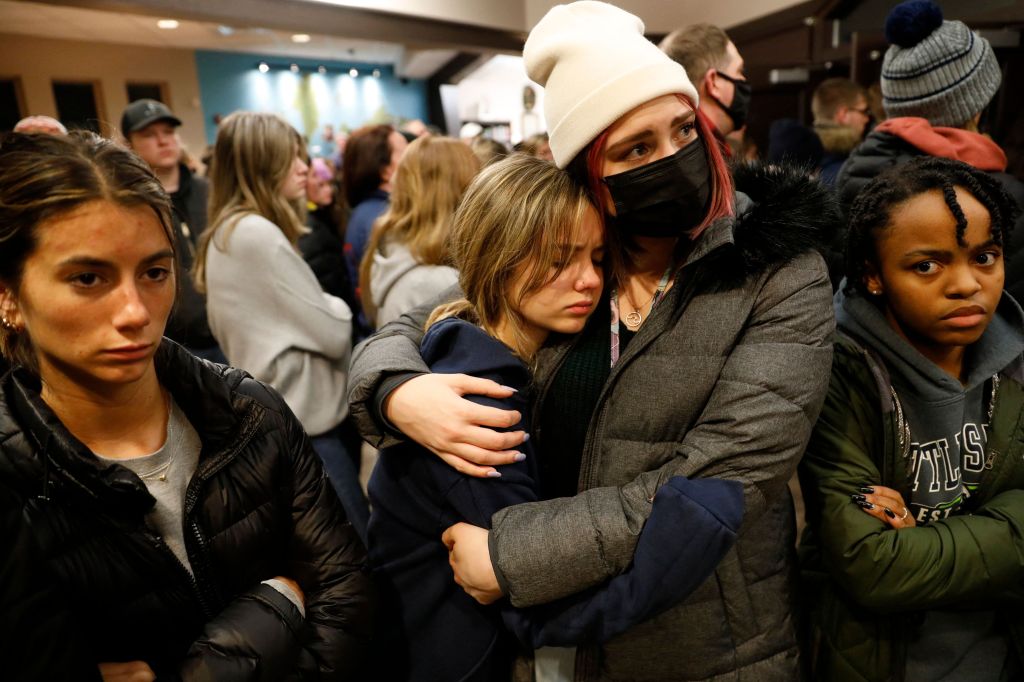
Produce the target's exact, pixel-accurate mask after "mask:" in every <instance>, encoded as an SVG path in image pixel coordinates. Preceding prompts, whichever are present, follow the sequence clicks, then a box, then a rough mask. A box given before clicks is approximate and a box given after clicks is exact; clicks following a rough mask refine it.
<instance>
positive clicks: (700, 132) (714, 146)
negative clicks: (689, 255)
mask: <svg viewBox="0 0 1024 682" xmlns="http://www.w3.org/2000/svg"><path fill="white" fill-rule="evenodd" d="M676 97H677V98H678V99H679V101H680V102H682V103H683V104H685V105H687V106H688V107H690V108H691V109H693V110H694V116H695V119H694V120H695V122H696V125H697V141H698V142H700V143H701V144H703V145H704V151H705V152H707V159H708V168H709V169H710V171H711V201H710V202H709V205H708V212H707V215H705V216H704V220H702V221H701V223H700V224H699V225H698V226H697V227H695V228H694V229H692V230H690V232H689V236H690V239H692V240H695V239H697V238H698V237H700V236H701V234H703V233H704V230H705V229H707V226H708V225H710V224H711V223H713V222H715V221H716V220H718V219H719V218H724V217H725V216H731V215H733V209H734V206H733V199H734V195H733V185H732V174H730V173H729V167H728V166H727V165H726V163H725V157H724V156H723V155H722V149H721V146H720V145H719V144H718V140H717V139H716V138H715V133H714V128H713V127H712V124H711V121H710V120H709V119H708V117H707V116H705V115H704V112H702V111H701V110H700V109H698V108H696V107H694V106H693V102H691V101H690V98H689V97H687V96H686V95H683V94H677V95H676ZM609 130H611V126H609V127H608V128H605V129H604V131H602V132H601V134H600V135H598V136H597V137H595V138H594V141H593V142H591V143H590V145H589V146H588V147H587V149H586V151H585V152H584V153H585V154H586V159H587V187H588V188H589V189H590V192H591V194H592V195H593V196H594V198H595V200H596V199H598V198H599V197H601V196H602V189H603V188H604V175H603V174H602V173H601V165H602V163H601V162H602V160H603V159H602V155H603V154H604V149H605V146H606V144H607V143H608V131H609Z"/></svg>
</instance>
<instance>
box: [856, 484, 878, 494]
mask: <svg viewBox="0 0 1024 682" xmlns="http://www.w3.org/2000/svg"><path fill="white" fill-rule="evenodd" d="M857 490H859V491H861V492H862V493H868V494H870V493H873V492H875V489H874V488H872V487H871V486H867V485H865V486H861V487H860V488H857Z"/></svg>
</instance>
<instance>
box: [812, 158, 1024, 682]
mask: <svg viewBox="0 0 1024 682" xmlns="http://www.w3.org/2000/svg"><path fill="white" fill-rule="evenodd" d="M1016 213H1017V207H1016V204H1015V202H1014V201H1013V199H1012V198H1011V197H1010V196H1009V195H1008V194H1007V193H1006V192H1005V191H1004V190H1003V188H1002V186H1001V184H1000V183H999V181H998V180H997V179H995V178H993V177H992V176H991V175H990V174H988V173H985V172H983V171H979V170H977V169H975V168H972V167H970V166H968V165H967V164H964V163H961V162H959V161H952V160H948V159H942V158H920V159H915V160H912V161H908V162H907V163H905V164H903V165H901V166H899V168H896V169H893V170H891V171H889V172H887V173H883V174H882V175H879V176H878V177H877V178H875V179H874V180H872V181H871V182H870V183H868V184H867V185H866V186H865V188H864V190H863V191H861V193H860V194H859V195H858V197H857V199H856V200H855V201H854V203H853V207H852V212H851V215H850V232H849V241H848V245H847V255H846V263H847V265H846V273H847V279H846V286H845V291H842V292H840V293H837V294H836V300H835V306H836V320H837V323H838V327H839V335H838V340H837V342H836V358H835V362H834V364H833V367H832V379H831V383H830V386H829V391H828V396H827V398H826V399H825V406H824V408H823V409H822V413H821V418H820V419H819V420H818V424H817V426H816V427H815V429H814V434H813V435H812V437H811V442H810V445H809V447H808V450H807V453H806V455H805V456H804V458H803V460H802V462H801V465H800V469H801V472H800V473H801V481H802V484H803V486H802V487H803V491H804V498H805V500H806V504H807V520H808V532H807V533H806V535H805V537H804V539H803V547H802V552H803V558H804V562H803V563H804V578H805V588H804V590H803V593H804V594H805V595H806V610H807V612H808V624H809V632H808V635H809V636H808V646H807V651H806V653H807V662H808V664H809V665H810V668H811V671H812V673H813V677H814V679H822V680H879V681H881V680H893V679H905V680H925V681H927V680H940V679H941V680H978V681H981V680H991V681H992V682H997V681H1001V680H1017V679H1020V678H1021V675H1022V674H1024V666H1022V661H1024V658H1022V657H1024V618H1022V617H1021V615H1020V608H1019V606H1020V605H1021V603H1022V602H1024V591H1022V586H1024V457H1022V455H1024V445H1022V444H1024V427H1022V426H1021V423H1020V415H1021V410H1022V409H1024V314H1022V312H1021V309H1020V307H1019V306H1018V305H1017V303H1016V302H1015V301H1014V300H1013V299H1012V298H1010V297H1009V296H1008V295H1006V294H1005V293H1004V292H1003V284H1004V263H1003V254H1004V247H1005V245H1006V244H1007V242H1008V236H1009V231H1010V228H1011V227H1012V225H1013V221H1014V217H1015V215H1016Z"/></svg>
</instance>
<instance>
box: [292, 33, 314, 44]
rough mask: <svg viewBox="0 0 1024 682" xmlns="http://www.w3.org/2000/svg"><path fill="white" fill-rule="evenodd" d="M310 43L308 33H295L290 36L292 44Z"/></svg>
mask: <svg viewBox="0 0 1024 682" xmlns="http://www.w3.org/2000/svg"><path fill="white" fill-rule="evenodd" d="M309 41H310V38H309V34H308V33H295V34H294V35H292V42H293V43H308V42H309Z"/></svg>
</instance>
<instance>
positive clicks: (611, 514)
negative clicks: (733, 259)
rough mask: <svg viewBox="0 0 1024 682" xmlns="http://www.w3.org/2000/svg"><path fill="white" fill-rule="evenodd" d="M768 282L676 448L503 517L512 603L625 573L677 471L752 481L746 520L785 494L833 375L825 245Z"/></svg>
mask: <svg viewBox="0 0 1024 682" xmlns="http://www.w3.org/2000/svg"><path fill="white" fill-rule="evenodd" d="M758 285H759V286H760V289H759V290H758V291H757V293H756V298H755V300H754V303H753V307H752V309H751V312H750V315H749V318H748V320H747V323H746V328H745V331H744V332H743V333H742V335H741V337H740V338H739V340H738V343H737V344H736V346H735V347H734V348H733V349H732V352H731V353H730V355H729V357H728V359H727V360H726V361H725V364H724V366H723V368H722V370H721V373H720V375H719V378H718V380H717V382H716V384H715V387H714V389H713V390H712V393H711V396H710V399H709V400H708V403H707V405H706V407H705V409H704V412H703V413H702V415H701V417H700V418H699V419H698V421H697V422H696V424H695V425H694V426H693V428H691V429H690V430H689V431H688V432H687V433H685V434H684V435H683V436H682V437H681V439H680V441H679V443H678V445H677V446H676V450H675V456H674V457H672V458H670V459H669V460H668V461H667V462H666V463H665V464H663V465H662V466H660V467H658V468H657V469H653V470H651V471H647V472H645V473H643V474H640V475H639V476H638V477H637V478H635V479H634V480H632V481H630V482H629V483H626V484H625V485H623V486H620V487H602V488H592V489H590V490H586V491H584V492H582V493H580V494H578V495H576V496H575V497H572V498H561V499H555V500H547V501H544V502H539V503H536V504H531V505H523V506H519V507H510V508H508V509H504V510H502V511H500V512H498V513H497V514H496V515H495V518H494V520H493V530H492V532H491V535H490V543H491V554H492V557H497V558H498V561H497V563H496V564H495V570H496V572H498V573H499V574H500V576H501V578H500V579H503V580H504V581H505V583H506V584H507V585H508V586H509V588H510V597H511V598H512V603H513V604H515V605H517V606H529V605H533V604H537V603H542V602H546V601H549V600H550V599H552V598H557V597H562V596H565V595H568V594H571V593H574V592H578V591H580V590H581V589H584V588H586V587H589V586H591V585H593V584H595V583H597V582H600V581H602V580H604V579H606V578H608V577H610V576H611V575H614V574H617V573H620V572H621V571H622V570H623V569H624V568H625V567H626V566H627V565H628V563H629V561H630V559H631V558H632V556H633V552H634V547H635V544H636V540H637V529H638V528H640V527H641V526H642V525H643V522H644V520H645V519H646V517H647V515H648V514H649V513H650V510H651V503H650V500H651V499H652V498H654V494H655V492H656V491H657V490H658V489H659V488H660V486H661V485H662V484H663V483H665V482H666V481H667V480H668V479H669V478H671V477H673V476H685V477H687V478H691V479H692V478H710V477H715V478H723V479H731V480H735V481H739V482H740V483H742V484H743V492H744V509H745V511H744V517H743V518H744V525H749V524H750V523H751V522H752V521H754V520H755V519H757V518H759V517H760V516H761V515H763V514H764V513H765V511H766V510H767V509H768V508H769V507H770V506H771V505H772V504H773V503H775V502H776V501H778V500H780V499H781V497H782V496H783V495H784V494H785V493H784V490H785V488H786V483H787V481H788V480H789V478H790V477H791V476H792V474H793V472H794V471H795V470H796V465H797V462H798V461H799V459H800V456H801V454H802V453H803V451H804V448H805V447H806V444H807V439H808V438H809V436H810V433H811V428H812V426H813V425H814V421H815V419H816V418H817V415H818V411H819V410H820V408H821V402H822V400H823V398H824V396H825V391H826V388H827V385H828V372H829V367H830V363H831V357H832V351H831V335H832V331H833V328H834V320H833V314H832V304H831V293H832V289H831V285H830V284H829V280H828V276H827V272H826V268H825V265H824V262H823V261H822V259H821V257H820V256H818V255H817V254H808V255H805V256H801V257H799V258H797V259H794V260H793V261H792V262H791V263H789V264H788V265H785V266H782V267H781V268H778V269H776V270H775V271H773V272H771V273H769V274H767V275H765V276H763V277H762V278H761V279H760V281H759V282H758ZM564 567H572V570H563V568H564ZM538 575H544V576H546V578H545V580H544V581H538V580H536V579H535V576H538Z"/></svg>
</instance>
